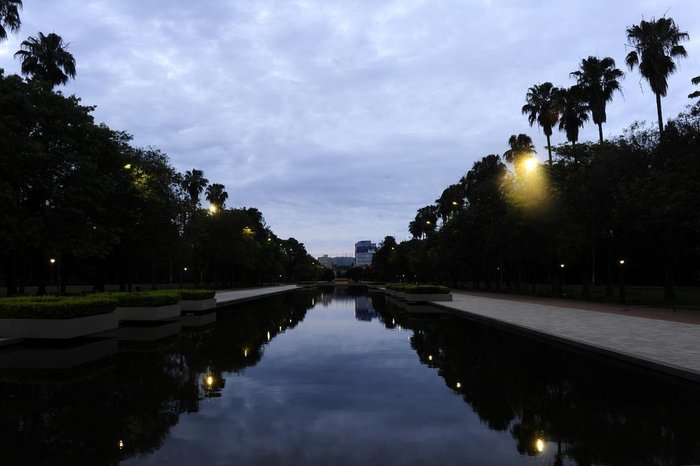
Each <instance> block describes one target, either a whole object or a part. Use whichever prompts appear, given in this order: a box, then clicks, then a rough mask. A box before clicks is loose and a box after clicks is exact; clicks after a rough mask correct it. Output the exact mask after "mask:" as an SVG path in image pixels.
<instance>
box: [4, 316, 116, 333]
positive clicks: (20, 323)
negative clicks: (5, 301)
mask: <svg viewBox="0 0 700 466" xmlns="http://www.w3.org/2000/svg"><path fill="white" fill-rule="evenodd" d="M118 326H119V322H118V320H117V315H116V314H115V313H114V312H110V313H107V314H98V315H94V316H86V317H75V318H73V319H0V336H3V337H14V338H49V339H50V338H60V339H65V338H75V337H82V336H85V335H92V334H93V333H99V332H104V331H107V330H111V329H115V328H117V327H118Z"/></svg>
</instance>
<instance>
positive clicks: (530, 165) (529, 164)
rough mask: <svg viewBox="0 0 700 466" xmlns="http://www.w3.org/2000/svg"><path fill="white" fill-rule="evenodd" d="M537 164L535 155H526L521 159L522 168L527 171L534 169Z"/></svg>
mask: <svg viewBox="0 0 700 466" xmlns="http://www.w3.org/2000/svg"><path fill="white" fill-rule="evenodd" d="M539 164H540V162H539V160H537V159H536V158H535V157H528V158H526V159H525V160H523V168H524V169H525V172H527V173H529V172H532V171H534V170H536V169H537V167H538V166H539Z"/></svg>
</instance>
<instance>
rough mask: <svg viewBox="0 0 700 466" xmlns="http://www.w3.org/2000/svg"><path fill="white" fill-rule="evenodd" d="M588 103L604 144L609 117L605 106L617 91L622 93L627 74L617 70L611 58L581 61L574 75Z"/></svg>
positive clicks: (572, 74) (592, 58) (591, 58)
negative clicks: (624, 78) (622, 81)
mask: <svg viewBox="0 0 700 466" xmlns="http://www.w3.org/2000/svg"><path fill="white" fill-rule="evenodd" d="M569 74H570V75H571V76H573V77H575V78H576V83H577V84H578V85H579V86H580V87H581V89H582V91H583V94H584V97H585V98H586V100H587V101H588V106H589V108H590V112H591V116H592V117H593V123H595V124H596V125H598V136H599V137H600V142H603V123H605V121H606V119H607V117H606V115H605V106H606V104H607V103H608V102H610V101H612V98H613V94H614V93H615V91H621V86H620V79H622V78H623V77H624V76H625V73H623V72H622V71H620V70H618V69H617V68H615V60H613V59H612V58H610V57H605V58H602V59H601V58H598V57H592V56H591V57H588V58H584V59H583V60H581V64H580V65H579V69H578V70H577V71H574V72H572V73H569Z"/></svg>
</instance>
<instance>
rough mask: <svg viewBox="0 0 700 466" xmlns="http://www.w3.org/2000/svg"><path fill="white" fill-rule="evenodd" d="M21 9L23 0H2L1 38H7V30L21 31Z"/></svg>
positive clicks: (0, 5)
mask: <svg viewBox="0 0 700 466" xmlns="http://www.w3.org/2000/svg"><path fill="white" fill-rule="evenodd" d="M21 9H22V0H0V40H3V39H7V31H12V32H17V31H19V27H20V25H21V24H22V21H21V20H20V18H19V10H21Z"/></svg>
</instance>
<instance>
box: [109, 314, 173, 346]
mask: <svg viewBox="0 0 700 466" xmlns="http://www.w3.org/2000/svg"><path fill="white" fill-rule="evenodd" d="M181 327H182V324H181V323H180V320H179V319H178V320H165V321H163V322H162V323H159V325H156V326H152V325H149V326H147V327H140V326H121V327H119V330H118V333H117V338H119V340H120V341H157V340H162V339H163V338H167V337H170V336H173V335H176V334H177V333H178V332H180V328H181Z"/></svg>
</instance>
